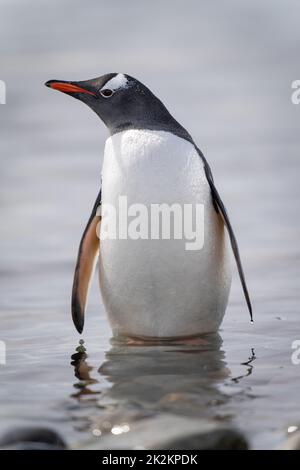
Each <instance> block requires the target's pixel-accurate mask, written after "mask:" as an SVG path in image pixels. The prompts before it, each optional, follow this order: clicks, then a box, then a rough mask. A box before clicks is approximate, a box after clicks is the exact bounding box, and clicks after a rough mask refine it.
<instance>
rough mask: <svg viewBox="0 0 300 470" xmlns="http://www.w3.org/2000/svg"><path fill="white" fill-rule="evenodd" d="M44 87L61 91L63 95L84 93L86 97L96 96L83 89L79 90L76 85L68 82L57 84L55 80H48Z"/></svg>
mask: <svg viewBox="0 0 300 470" xmlns="http://www.w3.org/2000/svg"><path fill="white" fill-rule="evenodd" d="M45 85H46V86H48V87H49V88H53V89H54V90H58V91H62V92H63V93H85V94H86V95H92V96H97V95H96V93H93V92H92V91H89V90H86V89H85V88H81V87H79V86H77V85H73V84H72V83H69V82H58V81H56V80H49V81H48V82H46V83H45Z"/></svg>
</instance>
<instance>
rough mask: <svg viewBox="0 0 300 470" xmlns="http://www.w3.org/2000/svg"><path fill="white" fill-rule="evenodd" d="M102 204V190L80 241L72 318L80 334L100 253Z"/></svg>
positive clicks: (74, 282) (73, 290)
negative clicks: (99, 225)
mask: <svg viewBox="0 0 300 470" xmlns="http://www.w3.org/2000/svg"><path fill="white" fill-rule="evenodd" d="M100 204H101V189H100V192H99V194H98V196H97V199H96V202H95V204H94V207H93V210H92V213H91V215H90V218H89V220H88V223H87V226H86V228H85V230H84V232H83V235H82V237H81V240H80V244H79V250H78V255H77V262H76V267H75V273H74V280H73V288H72V318H73V322H74V325H75V327H76V329H77V331H78V332H79V333H82V331H83V326H84V312H85V306H86V301H87V297H88V290H89V285H90V281H91V278H92V276H93V272H94V267H95V264H96V260H97V255H98V252H99V238H98V235H97V231H96V229H97V225H98V223H99V222H100V221H101V216H100V215H98V213H97V208H98V206H99V205H100Z"/></svg>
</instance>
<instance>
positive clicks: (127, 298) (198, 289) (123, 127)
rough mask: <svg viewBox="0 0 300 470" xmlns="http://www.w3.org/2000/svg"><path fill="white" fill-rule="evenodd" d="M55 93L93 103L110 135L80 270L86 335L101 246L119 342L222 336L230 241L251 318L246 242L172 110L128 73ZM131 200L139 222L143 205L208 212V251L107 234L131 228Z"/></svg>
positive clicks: (77, 292) (75, 295) (76, 303)
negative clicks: (241, 242)
mask: <svg viewBox="0 0 300 470" xmlns="http://www.w3.org/2000/svg"><path fill="white" fill-rule="evenodd" d="M46 86H48V87H50V88H53V89H55V90H59V91H62V92H64V93H66V94H68V95H71V96H73V97H74V98H77V99H79V100H80V101H83V102H84V103H86V104H87V105H88V106H89V107H90V108H91V109H92V110H93V111H95V112H96V114H97V115H98V116H99V117H100V118H101V119H102V121H103V122H104V124H105V125H106V127H107V128H108V131H109V136H108V138H107V140H106V144H105V150H104V161H103V168H102V182H101V189H100V191H99V194H98V196H97V198H96V202H95V204H94V207H93V210H92V213H91V215H90V218H89V220H88V223H87V226H86V228H85V230H84V233H83V236H82V239H81V242H80V246H79V253H78V258H77V264H76V268H75V275H74V283H73V292H72V316H73V321H74V324H75V326H76V328H77V330H78V331H79V332H80V333H81V332H82V331H83V326H84V312H85V307H86V301H87V293H88V287H89V283H90V280H91V277H92V273H93V268H94V265H95V261H96V259H97V257H98V253H99V238H100V256H99V280H100V290H101V293H102V298H103V302H104V305H105V308H106V310H107V313H108V317H109V321H110V325H111V327H112V331H113V334H114V335H115V336H129V337H140V338H177V337H188V336H195V335H199V334H203V333H209V332H215V331H216V330H217V329H218V328H219V326H220V324H221V321H222V319H223V316H224V313H225V310H226V307H227V302H228V296H229V290H230V284H231V269H230V252H229V242H230V244H231V248H232V251H233V253H234V256H235V260H236V264H237V268H238V272H239V276H240V280H241V284H242V287H243V290H244V295H245V298H246V302H247V304H248V309H249V312H250V316H251V320H252V307H251V302H250V298H249V294H248V290H247V286H246V282H245V276H244V273H243V268H242V264H241V260H240V255H239V250H238V245H237V241H236V238H235V235H234V232H233V229H232V226H231V223H230V220H229V218H228V214H227V211H226V209H225V206H224V204H223V202H222V200H221V197H220V195H219V193H218V191H217V189H216V186H215V184H214V180H213V176H212V172H211V170H210V167H209V165H208V162H207V160H206V159H205V158H204V156H203V154H202V152H201V151H200V150H199V148H198V147H197V145H196V144H195V143H194V141H193V139H192V137H191V136H190V134H189V133H188V132H187V131H186V130H185V129H184V128H183V127H182V126H181V125H180V124H179V123H178V122H177V121H176V120H175V119H174V118H173V117H172V116H171V114H170V113H169V111H168V110H167V109H166V107H165V106H164V104H163V103H162V102H161V101H160V100H159V99H158V98H157V97H156V96H155V95H154V94H153V93H152V92H151V91H150V90H149V89H148V88H147V87H146V86H145V85H143V84H142V83H141V82H139V81H138V80H136V79H135V78H133V77H131V76H129V75H125V74H122V73H109V74H107V75H103V76H101V77H99V78H95V79H92V80H86V81H80V82H66V81H58V80H50V81H48V82H47V83H46ZM122 197H123V198H124V197H126V202H127V206H126V207H130V208H131V209H130V210H131V215H134V214H135V215H137V210H136V207H137V205H138V207H141V205H142V206H143V207H146V209H149V208H150V206H152V205H153V204H154V205H162V204H168V205H170V206H171V205H172V204H177V205H178V204H179V205H181V206H182V207H185V206H186V205H192V206H195V207H196V206H202V207H203V216H204V217H203V220H204V224H203V236H204V243H203V246H201V249H198V250H188V249H186V245H185V241H186V240H183V237H182V238H181V239H180V238H178V239H175V237H174V238H173V239H169V240H164V239H162V237H158V239H153V238H151V237H148V238H147V237H142V236H141V237H139V236H135V237H127V236H121V235H120V233H118V236H116V237H113V236H111V237H109V236H107V228H108V227H110V226H113V225H116V214H117V218H118V223H119V229H120V232H121V231H123V232H124V229H125V232H126V230H127V229H126V227H124V226H123V225H124V224H123V222H122V221H124V220H125V219H124V214H123V212H122V209H120V198H122ZM101 207H102V208H104V207H106V208H107V207H113V208H115V214H114V213H113V211H106V215H105V217H104V214H103V211H102V216H101ZM132 208H133V209H132ZM128 214H129V212H128ZM104 220H105V227H104ZM100 222H101V225H100V230H99V232H98V234H99V237H98V236H97V227H98V229H99V224H100ZM124 223H125V222H124ZM122 224H123V225H122ZM121 225H122V226H121ZM225 227H226V229H227V231H226V229H225ZM126 234H127V232H126ZM123 235H124V233H123ZM228 235H229V237H228ZM156 238H157V237H156Z"/></svg>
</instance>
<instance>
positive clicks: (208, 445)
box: [81, 414, 248, 450]
mask: <svg viewBox="0 0 300 470" xmlns="http://www.w3.org/2000/svg"><path fill="white" fill-rule="evenodd" d="M129 428H130V429H129V431H128V432H125V433H122V434H119V435H113V434H111V433H103V434H101V436H100V437H98V438H94V439H93V441H90V442H89V443H87V444H86V445H85V446H83V448H84V449H112V450H113V449H151V450H152V449H153V450H155V449H168V450H169V449H170V450H173V449H174V450H175V449H177V450H179V449H180V450H213V449H216V450H217V449H232V450H244V449H247V448H248V445H247V441H246V439H245V438H244V436H243V435H242V434H240V432H239V431H236V430H234V429H232V428H229V427H226V426H223V425H220V424H219V423H216V422H215V421H209V420H202V419H201V420H200V419H193V418H192V419H189V418H185V417H181V416H177V415H171V414H162V415H160V416H156V417H154V418H147V419H143V420H141V421H138V422H134V423H131V424H130V426H129ZM81 448H82V447H81Z"/></svg>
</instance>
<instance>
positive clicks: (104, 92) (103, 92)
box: [100, 88, 114, 98]
mask: <svg viewBox="0 0 300 470" xmlns="http://www.w3.org/2000/svg"><path fill="white" fill-rule="evenodd" d="M113 94H114V92H113V91H112V90H110V89H109V88H105V89H104V90H100V95H101V96H103V98H110V97H111V96H112V95H113Z"/></svg>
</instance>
